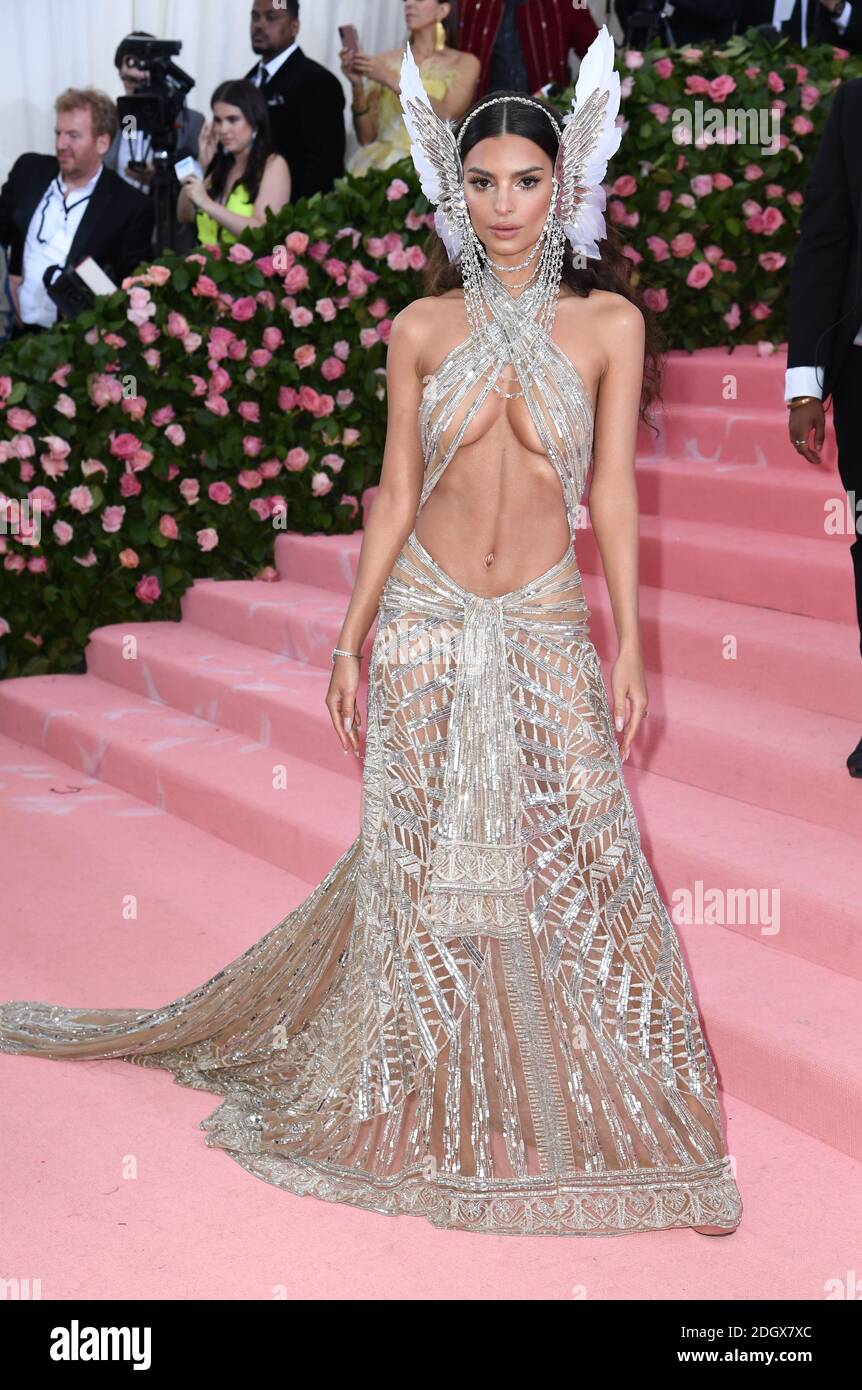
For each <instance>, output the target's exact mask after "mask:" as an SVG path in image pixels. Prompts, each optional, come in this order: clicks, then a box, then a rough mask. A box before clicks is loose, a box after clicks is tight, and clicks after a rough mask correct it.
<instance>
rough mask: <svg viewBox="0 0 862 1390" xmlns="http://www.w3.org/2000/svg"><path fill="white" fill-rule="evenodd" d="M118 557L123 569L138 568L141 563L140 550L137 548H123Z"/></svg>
mask: <svg viewBox="0 0 862 1390" xmlns="http://www.w3.org/2000/svg"><path fill="white" fill-rule="evenodd" d="M117 559H118V560H119V562H120V564H121V565H122V567H123V569H126V570H134V569H137V568H138V565H139V564H140V560H139V559H138V552H137V551H136V550H132V549H131V547H127V548H126V549H125V550H121V551H120V553H119V555H118V556H117Z"/></svg>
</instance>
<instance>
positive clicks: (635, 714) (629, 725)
mask: <svg viewBox="0 0 862 1390" xmlns="http://www.w3.org/2000/svg"><path fill="white" fill-rule="evenodd" d="M611 689H612V692H613V697H614V723H615V724H616V729H617V733H619V732H620V731H622V741H621V743H620V757H621V759H622V761H623V762H625V760H626V758H627V757H628V755H629V749H630V748H631V745H632V740H633V739H634V736H635V734H636V733H637V731H638V726H639V725H640V722H641V720H642V719H643V718H645V716H646V713H647V706H648V705H649V699H648V696H647V687H646V677H645V676H644V664H643V658H642V657H641V655H640V653H639V652H620V655H619V656H618V657H617V659H616V661H615V662H614V665H613V670H612V671H611ZM627 699H628V702H629V711H628V717H626V700H627Z"/></svg>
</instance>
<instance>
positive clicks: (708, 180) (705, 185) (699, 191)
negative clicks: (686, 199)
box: [691, 174, 712, 198]
mask: <svg viewBox="0 0 862 1390" xmlns="http://www.w3.org/2000/svg"><path fill="white" fill-rule="evenodd" d="M691 191H692V193H694V194H696V195H697V197H698V198H706V197H707V196H708V195H709V194H710V193H711V192H712V174H695V176H694V178H693V179H692V180H691Z"/></svg>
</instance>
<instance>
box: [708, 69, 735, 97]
mask: <svg viewBox="0 0 862 1390" xmlns="http://www.w3.org/2000/svg"><path fill="white" fill-rule="evenodd" d="M735 91H736V82H735V81H734V79H733V78H732V77H731V75H730V73H729V72H723V73H720V74H719V76H718V77H714V78H713V79H712V81H711V82H710V83H709V95H710V97H711V98H712V100H713V101H726V100H727V98H728V97H729V96H730V94H731V92H735Z"/></svg>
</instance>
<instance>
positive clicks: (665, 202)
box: [655, 188, 673, 212]
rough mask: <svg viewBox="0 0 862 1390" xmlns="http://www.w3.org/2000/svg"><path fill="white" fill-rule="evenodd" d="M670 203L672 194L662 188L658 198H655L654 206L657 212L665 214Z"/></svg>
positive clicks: (667, 189)
mask: <svg viewBox="0 0 862 1390" xmlns="http://www.w3.org/2000/svg"><path fill="white" fill-rule="evenodd" d="M672 202H673V194H672V193H671V191H670V189H669V188H662V189H661V191H660V192H659V195H658V197H657V198H656V203H655V205H656V207H657V209H658V211H659V212H667V210H668V208H669V207H670V205H671V203H672Z"/></svg>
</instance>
